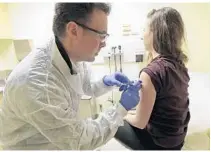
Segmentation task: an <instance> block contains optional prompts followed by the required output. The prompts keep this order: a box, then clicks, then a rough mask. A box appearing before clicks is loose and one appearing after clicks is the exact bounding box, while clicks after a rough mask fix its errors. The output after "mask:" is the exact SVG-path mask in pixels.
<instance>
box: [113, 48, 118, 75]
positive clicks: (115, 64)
mask: <svg viewBox="0 0 211 152" xmlns="http://www.w3.org/2000/svg"><path fill="white" fill-rule="evenodd" d="M112 50H113V54H114V66H115V72H116V71H117V62H116V46H114V47H112Z"/></svg>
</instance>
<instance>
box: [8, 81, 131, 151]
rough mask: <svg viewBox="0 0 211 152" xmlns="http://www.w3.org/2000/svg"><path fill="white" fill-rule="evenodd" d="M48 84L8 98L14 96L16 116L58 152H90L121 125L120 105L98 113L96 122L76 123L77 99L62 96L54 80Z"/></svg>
mask: <svg viewBox="0 0 211 152" xmlns="http://www.w3.org/2000/svg"><path fill="white" fill-rule="evenodd" d="M49 81H52V82H49ZM49 81H48V85H45V86H43V85H42V84H43V83H44V82H41V81H36V82H37V83H30V84H28V85H25V86H22V87H20V88H18V89H17V90H15V91H14V94H10V95H11V96H10V98H11V99H13V97H15V101H14V102H16V104H17V105H18V106H17V107H16V108H14V109H16V111H15V113H16V115H17V116H18V117H20V118H21V119H23V120H24V121H25V122H26V123H28V124H30V125H32V126H33V127H34V128H36V130H37V131H38V133H39V134H41V135H43V136H44V137H43V138H47V139H48V140H49V142H51V143H52V144H53V145H55V146H56V147H57V148H58V149H61V150H93V149H95V148H97V147H99V146H101V145H103V144H105V143H106V142H107V141H108V140H110V139H111V138H112V137H113V136H114V134H115V133H116V131H117V129H118V127H119V126H121V125H123V124H124V123H123V117H124V116H125V115H126V113H127V111H126V110H125V109H124V108H123V107H122V105H120V104H119V105H116V106H115V107H111V108H109V109H108V110H107V111H105V112H104V113H100V114H99V117H98V119H96V120H92V119H85V120H78V119H77V118H76V115H77V109H75V107H74V105H75V104H76V103H77V102H78V101H75V100H77V99H72V98H71V99H70V98H69V97H67V96H65V95H64V94H65V92H67V91H68V89H67V88H66V89H65V88H59V87H58V85H57V84H56V83H57V81H56V80H55V81H53V80H49ZM38 83H40V84H38ZM19 101H21V104H19V103H20V102H19ZM17 102H18V103H17ZM17 137H18V136H17ZM17 140H18V139H17Z"/></svg>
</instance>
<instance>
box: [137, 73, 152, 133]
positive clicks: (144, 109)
mask: <svg viewBox="0 0 211 152" xmlns="http://www.w3.org/2000/svg"><path fill="white" fill-rule="evenodd" d="M140 80H141V81H142V88H141V90H140V102H139V104H138V105H137V108H136V117H137V119H138V120H139V122H138V127H139V128H141V129H143V128H145V127H146V125H147V123H148V121H149V118H150V116H151V113H152V109H153V106H154V103H155V98H156V90H155V87H154V85H153V83H152V81H151V78H150V76H149V75H148V74H147V73H146V72H144V71H143V72H141V74H140Z"/></svg>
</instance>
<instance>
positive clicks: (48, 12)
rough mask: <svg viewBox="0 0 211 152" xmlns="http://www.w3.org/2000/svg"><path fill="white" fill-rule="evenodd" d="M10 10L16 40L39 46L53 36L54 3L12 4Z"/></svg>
mask: <svg viewBox="0 0 211 152" xmlns="http://www.w3.org/2000/svg"><path fill="white" fill-rule="evenodd" d="M8 8H9V16H10V20H11V25H12V33H13V38H14V39H24V38H25V39H32V40H33V41H34V44H39V43H43V41H44V40H45V39H46V38H47V37H48V36H49V35H50V34H51V31H52V30H51V29H52V19H53V8H54V4H53V3H11V4H9V6H8Z"/></svg>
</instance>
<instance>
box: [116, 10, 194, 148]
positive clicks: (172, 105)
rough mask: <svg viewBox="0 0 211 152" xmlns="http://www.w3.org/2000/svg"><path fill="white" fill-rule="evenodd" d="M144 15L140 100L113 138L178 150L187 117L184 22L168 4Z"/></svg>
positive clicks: (146, 146)
mask: <svg viewBox="0 0 211 152" xmlns="http://www.w3.org/2000/svg"><path fill="white" fill-rule="evenodd" d="M147 18H148V22H147V26H146V28H145V33H144V45H145V49H146V50H147V51H148V52H149V54H151V56H152V60H151V62H150V63H149V64H148V65H147V67H145V68H144V69H142V70H141V71H140V76H139V77H140V79H141V80H142V82H143V83H142V89H141V91H140V93H142V95H141V100H140V102H139V104H138V105H137V107H136V110H134V111H130V112H128V114H127V115H126V117H125V125H124V126H122V127H120V128H119V129H118V131H117V133H116V135H115V138H116V139H118V140H119V141H121V142H123V143H124V144H125V145H127V146H128V147H130V148H132V149H134V150H181V148H182V146H183V144H184V138H185V136H186V133H187V128H188V123H189V120H190V112H189V98H188V95H189V94H188V83H189V79H190V78H189V75H188V70H187V68H186V67H185V62H186V61H187V56H186V55H185V54H184V53H183V52H182V48H181V46H182V42H183V40H184V23H183V20H182V18H181V16H180V14H179V12H178V11H177V10H175V9H173V8H170V7H164V8H161V9H158V10H152V11H151V12H150V13H149V14H148V16H147Z"/></svg>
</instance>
